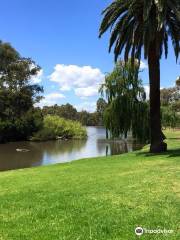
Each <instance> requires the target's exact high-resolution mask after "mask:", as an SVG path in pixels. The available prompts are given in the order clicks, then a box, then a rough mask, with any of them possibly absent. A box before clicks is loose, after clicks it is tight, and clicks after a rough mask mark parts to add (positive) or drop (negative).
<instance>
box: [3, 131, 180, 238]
mask: <svg viewBox="0 0 180 240" xmlns="http://www.w3.org/2000/svg"><path fill="white" fill-rule="evenodd" d="M173 134H174V133H171V134H169V133H168V137H171V138H173ZM176 134H177V132H176V133H175V135H176ZM179 136H180V132H179ZM167 141H168V145H169V151H168V152H167V153H166V154H160V155H156V156H155V155H152V154H148V153H147V152H146V149H145V150H142V151H138V152H134V153H129V154H124V155H121V156H114V157H106V158H105V157H104V158H103V157H101V158H94V159H87V160H80V161H75V162H72V163H67V164H59V165H53V166H46V167H37V168H32V169H25V170H17V171H9V172H1V173H0V240H91V239H92V240H105V239H106V240H117V239H122V240H133V239H139V237H137V236H136V235H135V233H134V229H135V227H137V226H142V227H145V228H147V229H157V228H161V229H164V228H166V229H172V230H174V233H173V234H169V235H162V234H153V235H150V234H145V235H143V236H141V237H140V239H158V240H161V239H168V240H171V239H172V240H173V239H174V240H178V239H180V232H179V231H180V230H178V229H179V224H180V218H179V217H180V206H179V204H180V171H179V170H180V164H179V163H180V140H175V139H170V140H167Z"/></svg>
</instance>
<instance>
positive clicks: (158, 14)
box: [99, 0, 180, 153]
mask: <svg viewBox="0 0 180 240" xmlns="http://www.w3.org/2000/svg"><path fill="white" fill-rule="evenodd" d="M102 14H103V20H102V23H101V26H100V34H99V37H101V36H102V35H103V34H104V33H105V32H106V31H107V30H108V29H111V37H110V44H109V51H111V48H112V47H113V46H114V55H115V61H117V59H118V56H119V55H120V54H121V53H122V52H123V53H124V59H125V61H127V60H128V58H129V56H130V57H131V59H136V58H137V59H138V60H139V62H140V59H141V53H142V50H144V58H145V59H148V65H149V80H150V132H151V136H150V141H151V146H150V152H153V153H157V152H164V151H166V150H167V145H166V143H164V142H163V134H162V131H161V121H160V59H161V56H162V53H163V51H164V53H165V57H166V58H167V55H168V39H169V38H171V40H172V45H173V48H174V53H175V56H176V61H177V59H178V56H179V53H180V1H179V0H126V1H125V0H114V1H113V2H112V3H111V4H110V5H109V6H108V7H107V8H106V9H105V10H104V11H103V13H102ZM132 63H133V62H132Z"/></svg>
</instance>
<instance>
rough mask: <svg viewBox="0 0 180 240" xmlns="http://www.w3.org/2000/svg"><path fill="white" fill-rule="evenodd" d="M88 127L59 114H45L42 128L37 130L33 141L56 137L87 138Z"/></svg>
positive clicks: (32, 138)
mask: <svg viewBox="0 0 180 240" xmlns="http://www.w3.org/2000/svg"><path fill="white" fill-rule="evenodd" d="M86 138H87V132H86V128H85V127H83V126H82V125H81V123H79V122H77V121H72V120H66V119H64V118H60V117H58V116H50V115H48V116H45V117H44V120H43V126H42V128H41V129H40V130H39V131H38V132H36V133H35V134H34V135H33V136H32V137H31V139H30V140H31V141H48V140H56V139H86Z"/></svg>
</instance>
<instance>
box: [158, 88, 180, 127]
mask: <svg viewBox="0 0 180 240" xmlns="http://www.w3.org/2000/svg"><path fill="white" fill-rule="evenodd" d="M161 117H162V126H163V127H164V128H167V127H171V128H175V127H180V87H179V86H178V85H177V86H176V87H173V88H163V89H162V90H161Z"/></svg>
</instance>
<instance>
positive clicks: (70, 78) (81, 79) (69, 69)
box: [49, 64, 105, 97]
mask: <svg viewBox="0 0 180 240" xmlns="http://www.w3.org/2000/svg"><path fill="white" fill-rule="evenodd" d="M104 77H105V75H104V74H103V73H102V72H101V70H100V69H98V68H92V67H91V66H83V67H80V66H77V65H64V64H57V65H56V66H55V68H54V72H53V73H52V74H51V75H50V77H49V78H50V80H51V81H53V82H56V83H58V84H59V86H60V90H61V91H70V90H74V92H75V94H76V95H77V96H78V97H91V96H95V95H97V94H98V89H99V86H100V84H101V83H102V82H103V80H104Z"/></svg>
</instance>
